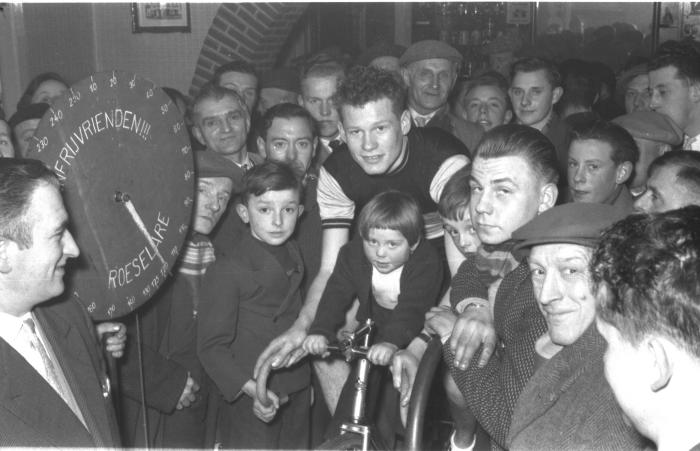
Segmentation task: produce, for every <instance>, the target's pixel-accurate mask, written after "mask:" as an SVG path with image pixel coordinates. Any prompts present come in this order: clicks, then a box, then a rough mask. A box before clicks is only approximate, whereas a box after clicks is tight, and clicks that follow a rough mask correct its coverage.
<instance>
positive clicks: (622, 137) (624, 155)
mask: <svg viewBox="0 0 700 451" xmlns="http://www.w3.org/2000/svg"><path fill="white" fill-rule="evenodd" d="M587 139H595V140H598V141H602V142H604V143H608V144H609V145H610V147H612V154H611V155H610V158H611V159H612V161H613V162H614V163H615V164H622V163H624V162H625V161H629V162H630V163H632V164H635V163H637V161H638V160H639V149H638V148H637V143H636V142H635V140H634V138H633V137H632V135H631V134H630V132H628V131H627V130H625V128H624V127H622V126H620V125H617V124H615V123H614V122H608V121H603V120H596V121H593V122H584V123H582V124H578V125H576V126H575V127H573V128H572V130H571V141H572V142H573V141H584V140H587Z"/></svg>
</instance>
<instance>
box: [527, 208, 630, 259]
mask: <svg viewBox="0 0 700 451" xmlns="http://www.w3.org/2000/svg"><path fill="white" fill-rule="evenodd" d="M625 216H626V213H625V212H622V211H620V209H618V208H615V207H613V206H612V205H606V204H594V203H569V204H563V205H558V206H556V207H553V208H550V209H549V210H547V211H545V212H544V213H542V214H540V215H538V216H536V217H535V218H534V219H533V220H531V221H530V222H528V223H527V224H525V225H524V226H522V227H520V228H519V229H518V230H516V231H515V232H513V239H515V240H517V241H519V242H518V243H517V244H516V245H515V249H516V250H524V249H526V248H528V249H529V248H531V247H532V246H536V245H538V244H554V243H568V244H578V245H581V246H588V247H595V246H596V245H597V244H598V241H599V240H600V235H601V234H602V233H603V231H605V229H607V228H608V227H610V226H611V225H613V224H614V223H616V222H617V221H619V220H621V219H624V218H625Z"/></svg>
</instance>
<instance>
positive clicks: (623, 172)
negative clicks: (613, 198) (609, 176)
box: [615, 161, 634, 185]
mask: <svg viewBox="0 0 700 451" xmlns="http://www.w3.org/2000/svg"><path fill="white" fill-rule="evenodd" d="M632 171H634V165H633V164H632V163H631V162H629V161H624V162H622V163H620V164H618V165H617V169H616V170H615V183H617V184H618V185H622V184H623V183H625V182H626V181H627V180H629V178H630V177H632Z"/></svg>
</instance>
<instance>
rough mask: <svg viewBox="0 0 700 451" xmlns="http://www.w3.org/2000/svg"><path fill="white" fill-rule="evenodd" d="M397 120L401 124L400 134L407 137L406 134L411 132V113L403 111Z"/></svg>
mask: <svg viewBox="0 0 700 451" xmlns="http://www.w3.org/2000/svg"><path fill="white" fill-rule="evenodd" d="M399 120H400V122H401V133H403V134H404V136H405V135H408V132H410V131H411V113H409V112H408V110H403V113H401V117H400V118H399Z"/></svg>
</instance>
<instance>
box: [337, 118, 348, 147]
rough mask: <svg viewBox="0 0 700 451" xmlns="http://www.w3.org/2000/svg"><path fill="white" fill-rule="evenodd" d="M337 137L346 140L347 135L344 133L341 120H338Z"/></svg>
mask: <svg viewBox="0 0 700 451" xmlns="http://www.w3.org/2000/svg"><path fill="white" fill-rule="evenodd" d="M338 137H339V138H340V139H341V140H342V141H343V142H348V137H347V136H346V135H345V127H343V120H342V119H341V120H339V121H338Z"/></svg>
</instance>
